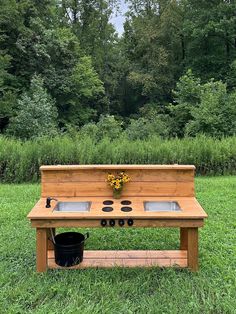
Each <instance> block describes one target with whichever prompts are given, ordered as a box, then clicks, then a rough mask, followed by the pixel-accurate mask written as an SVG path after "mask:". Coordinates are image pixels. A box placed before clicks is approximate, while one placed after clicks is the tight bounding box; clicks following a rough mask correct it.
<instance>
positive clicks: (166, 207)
mask: <svg viewBox="0 0 236 314" xmlns="http://www.w3.org/2000/svg"><path fill="white" fill-rule="evenodd" d="M144 210H145V211H147V212H178V211H182V209H181V208H180V206H179V204H178V203H177V202H171V201H167V202H164V201H160V202H144Z"/></svg>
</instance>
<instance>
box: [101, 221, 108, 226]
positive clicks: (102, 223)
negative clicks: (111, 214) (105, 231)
mask: <svg viewBox="0 0 236 314" xmlns="http://www.w3.org/2000/svg"><path fill="white" fill-rule="evenodd" d="M101 225H102V226H103V227H105V226H106V225H107V221H106V220H105V219H102V220H101Z"/></svg>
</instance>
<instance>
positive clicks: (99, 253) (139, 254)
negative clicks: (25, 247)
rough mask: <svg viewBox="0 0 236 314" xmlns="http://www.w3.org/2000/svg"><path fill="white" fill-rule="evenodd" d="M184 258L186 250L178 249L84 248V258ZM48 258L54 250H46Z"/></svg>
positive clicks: (52, 254) (51, 256)
mask: <svg viewBox="0 0 236 314" xmlns="http://www.w3.org/2000/svg"><path fill="white" fill-rule="evenodd" d="M111 257H112V258H115V259H124V258H127V259H139V258H142V259H146V258H149V259H155V258H158V259H166V258H169V259H172V258H177V259H186V258H187V251H184V250H183V251H182V250H181V251H180V250H163V251H159V250H85V251H84V258H85V259H111ZM48 258H54V251H53V250H49V251H48Z"/></svg>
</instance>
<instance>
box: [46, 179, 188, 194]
mask: <svg viewBox="0 0 236 314" xmlns="http://www.w3.org/2000/svg"><path fill="white" fill-rule="evenodd" d="M41 195H42V197H47V196H52V197H59V196H65V197H66V196H68V197H79V196H104V197H110V198H111V197H112V189H111V187H109V186H108V185H107V183H106V182H64V183H43V184H42V193H41ZM122 196H123V197H130V196H183V197H184V196H186V197H191V196H194V183H193V182H152V183H150V182H129V183H127V185H126V186H125V187H124V189H123V192H122Z"/></svg>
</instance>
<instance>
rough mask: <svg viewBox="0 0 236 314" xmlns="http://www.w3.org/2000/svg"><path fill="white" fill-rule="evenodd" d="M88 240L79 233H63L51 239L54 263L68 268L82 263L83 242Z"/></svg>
mask: <svg viewBox="0 0 236 314" xmlns="http://www.w3.org/2000/svg"><path fill="white" fill-rule="evenodd" d="M88 238H89V233H88V232H87V233H86V234H85V235H83V234H82V233H79V232H63V233H60V234H57V235H56V236H55V237H52V240H53V243H54V252H55V262H56V264H57V265H59V266H64V267H70V266H74V265H78V264H79V263H81V262H82V261H83V254H84V242H85V241H86V240H87V239H88Z"/></svg>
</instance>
